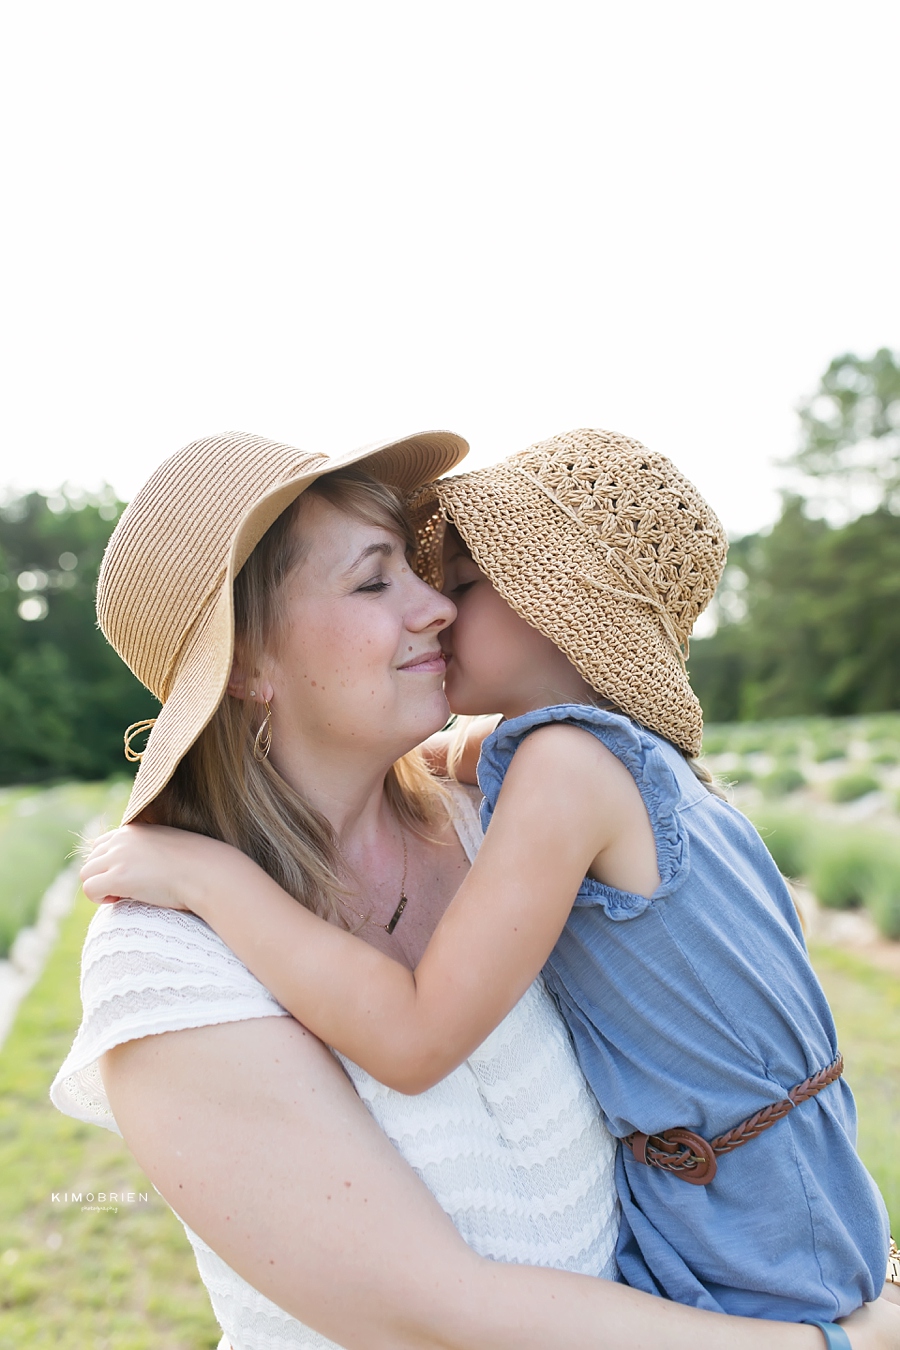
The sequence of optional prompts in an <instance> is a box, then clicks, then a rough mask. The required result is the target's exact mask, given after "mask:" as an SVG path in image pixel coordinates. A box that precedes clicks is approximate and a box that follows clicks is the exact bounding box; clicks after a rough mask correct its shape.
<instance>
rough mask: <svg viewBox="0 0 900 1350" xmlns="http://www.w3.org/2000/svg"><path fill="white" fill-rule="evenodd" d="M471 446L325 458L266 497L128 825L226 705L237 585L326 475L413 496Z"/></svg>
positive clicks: (446, 436) (390, 444)
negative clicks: (344, 475)
mask: <svg viewBox="0 0 900 1350" xmlns="http://www.w3.org/2000/svg"><path fill="white" fill-rule="evenodd" d="M468 450H469V446H468V442H467V441H465V440H463V438H462V437H461V436H456V435H454V434H453V433H452V432H449V431H425V432H418V433H415V434H413V435H411V436H404V437H402V438H401V439H400V440H394V441H384V442H380V443H376V444H374V445H366V446H362V447H361V448H359V449H356V450H351V451H349V452H347V453H346V454H344V455H338V456H335V457H333V458H324V457H323V458H322V459H321V460H319V461H318V462H317V463H316V464H315V465H314V467H313V468H311V469H310V470H309V471H308V472H306V473H303V474H301V475H299V476H298V477H295V478H291V479H289V480H287V481H285V482H283V483H279V484H278V485H277V486H276V487H274V488H272V489H271V490H270V491H268V492H266V493H265V494H263V495H262V496H261V497H260V498H259V500H258V501H256V502H254V503H253V505H252V506H251V507H250V508H249V509H248V510H247V512H246V513H245V515H244V516H243V517H242V519H241V520H240V522H239V524H238V527H237V529H236V531H235V533H234V536H233V539H232V545H231V551H230V555H229V559H228V565H227V569H226V574H225V576H224V578H223V583H222V585H221V587H220V589H219V591H218V593H217V595H216V597H215V599H214V601H213V603H212V604H211V605H210V606H209V608H208V610H207V612H206V614H205V615H204V616H203V617H202V618H201V620H200V622H199V623H198V625H197V627H196V629H195V630H194V632H193V633H192V634H191V635H190V638H189V640H188V642H187V643H186V645H185V650H184V651H183V652H182V654H181V658H180V661H179V666H178V672H177V675H176V677H175V679H174V681H173V685H172V689H171V692H170V694H169V697H168V698H167V699H166V701H165V703H163V705H162V707H161V709H160V712H159V714H158V716H157V718H156V721H155V724H154V726H153V729H152V731H151V733H150V736H149V739H148V740H147V744H146V746H145V748H144V751H143V754H142V755H141V762H140V765H139V767H138V772H137V774H136V775H135V778H134V783H133V785H132V790H131V796H130V798H129V801H128V805H127V807H126V809H125V813H124V815H123V817H122V824H123V825H126V824H128V823H129V821H133V820H135V819H136V818H137V817H138V816H139V815H140V814H141V813H142V812H143V811H145V810H146V808H147V807H148V806H149V805H150V803H151V802H152V801H153V800H154V798H155V797H157V796H158V795H159V793H160V792H161V791H162V789H163V788H164V787H165V785H166V784H167V783H168V781H169V779H170V778H171V777H172V774H173V773H174V772H175V769H176V768H177V766H178V764H179V762H180V761H181V759H182V758H183V757H184V755H185V754H186V753H187V751H188V750H189V749H190V747H191V746H192V745H193V744H194V742H195V741H196V740H197V738H198V736H199V735H200V733H201V732H202V731H203V729H204V727H206V726H207V725H208V724H209V722H210V720H211V719H212V717H213V714H214V713H215V711H216V709H217V708H218V706H219V704H220V703H221V701H222V698H223V696H224V694H225V690H226V688H227V686H228V680H229V678H230V676H231V669H232V663H233V659H234V603H233V586H234V578H235V577H236V576H237V574H238V572H239V571H240V570H241V568H242V567H243V565H244V563H245V562H246V561H247V559H248V558H249V556H250V554H251V553H252V552H253V550H254V548H255V547H256V545H257V544H258V543H259V541H260V540H261V539H262V537H263V535H264V534H265V533H266V531H267V530H268V529H269V527H270V526H271V525H272V524H274V522H275V521H276V520H277V519H278V517H279V516H280V515H281V513H282V511H285V510H286V509H287V507H289V506H290V505H291V503H292V502H293V501H295V500H296V499H297V497H299V496H300V494H301V493H302V492H304V491H305V490H306V489H307V488H308V487H310V486H311V485H312V484H313V483H315V482H316V480H317V479H319V478H322V477H323V476H324V475H325V474H329V473H333V472H334V471H335V470H337V469H345V468H350V467H351V466H355V467H357V468H360V469H364V470H365V471H366V472H367V473H370V474H371V475H372V477H373V478H377V479H378V480H379V481H380V482H383V483H387V484H389V485H390V486H392V487H395V488H397V489H398V490H399V491H401V492H404V493H409V492H413V491H415V489H416V488H418V487H420V486H422V484H424V483H427V482H430V481H431V480H432V479H434V478H438V477H440V475H441V474H444V473H446V472H447V471H448V469H452V468H453V467H454V466H455V465H456V464H458V463H459V462H460V461H461V460H462V459H463V458H464V457H465V455H466V454H467V453H468Z"/></svg>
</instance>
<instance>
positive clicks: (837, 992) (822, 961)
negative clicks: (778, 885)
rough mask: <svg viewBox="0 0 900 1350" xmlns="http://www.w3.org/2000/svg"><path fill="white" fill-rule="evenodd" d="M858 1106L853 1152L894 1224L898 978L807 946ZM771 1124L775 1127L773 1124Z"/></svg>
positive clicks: (898, 1157)
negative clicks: (876, 1187)
mask: <svg viewBox="0 0 900 1350" xmlns="http://www.w3.org/2000/svg"><path fill="white" fill-rule="evenodd" d="M810 954H811V956H812V960H813V965H814V966H815V968H816V973H817V975H818V976H819V979H820V980H821V982H822V985H823V987H824V989H825V993H826V995H827V997H828V1001H829V1003H830V1004H831V1008H832V1011H833V1013H834V1020H835V1022H836V1024H837V1029H838V1043H839V1045H840V1047H841V1050H842V1052H843V1055H844V1063H845V1065H846V1075H847V1081H848V1083H849V1084H850V1086H851V1088H852V1089H853V1095H854V1096H855V1098H856V1105H857V1108H858V1110H859V1152H860V1155H861V1156H862V1159H863V1161H864V1162H865V1164H866V1166H867V1167H868V1169H869V1171H870V1172H871V1173H872V1175H873V1177H874V1178H875V1180H876V1182H877V1183H878V1185H879V1187H880V1188H881V1193H882V1195H883V1196H884V1199H885V1203H886V1205H887V1207H888V1213H889V1214H890V1216H891V1225H892V1228H893V1231H894V1233H896V1232H897V1231H898V1229H900V1149H898V1148H897V1139H898V1138H900V1037H898V1036H896V1035H895V1034H893V1031H892V1028H893V1027H896V1026H897V1021H898V1017H900V979H897V978H896V977H894V976H891V975H887V974H885V973H884V972H882V971H880V970H874V969H873V968H872V966H870V965H868V964H867V963H866V962H865V961H862V960H860V959H859V958H858V957H855V956H851V955H849V954H847V953H846V952H842V951H837V950H836V949H835V948H833V947H817V946H814V947H813V948H812V949H811V953H810ZM776 1128H777V1127H776Z"/></svg>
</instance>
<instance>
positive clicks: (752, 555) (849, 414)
mask: <svg viewBox="0 0 900 1350" xmlns="http://www.w3.org/2000/svg"><path fill="white" fill-rule="evenodd" d="M799 414H800V428H801V436H800V444H799V448H798V450H797V452H796V453H795V454H794V455H793V456H792V457H791V459H790V460H789V461H787V462H786V464H785V466H784V467H785V470H786V473H788V474H789V475H790V476H791V479H792V487H791V489H790V490H789V491H787V492H785V494H784V497H783V502H782V510H781V514H780V517H779V519H778V520H777V521H776V523H775V524H774V525H773V526H772V527H771V528H770V529H767V530H764V531H760V532H759V533H758V534H753V535H749V536H746V537H745V538H743V539H738V540H736V541H735V542H734V543H733V544H732V547H731V551H730V555H729V562H728V566H727V568H726V570H725V576H724V578H723V581H722V585H721V587H720V590H719V594H718V595H717V597H716V600H715V601H714V602H713V609H712V613H713V618H714V620H715V623H716V631H715V632H714V634H713V635H712V636H710V637H706V638H702V639H699V638H698V639H695V640H694V641H693V642H692V644H691V652H690V659H689V670H690V674H691V679H692V682H693V684H694V687H695V689H696V690H697V693H698V695H699V697H700V701H701V703H702V704H703V707H704V711H705V714H706V718H707V721H716V722H719V721H723V722H729V721H740V720H747V719H750V720H756V719H760V718H766V717H785V716H790V715H793V714H808V713H819V714H827V715H832V716H842V715H846V714H851V713H862V712H879V711H884V710H887V709H892V708H897V707H900V354H896V353H892V352H890V351H888V350H886V349H883V350H881V351H879V352H877V353H876V354H875V355H874V356H873V357H870V358H866V359H861V358H859V357H857V356H854V355H852V354H847V355H844V356H840V357H837V358H836V359H835V360H834V361H832V363H831V365H830V366H829V368H828V370H827V371H826V372H825V374H824V376H823V377H822V380H821V381H820V384H819V387H818V388H817V389H816V391H815V392H814V393H813V394H812V395H811V396H810V397H809V398H808V399H806V400H805V401H804V403H803V404H802V405H801V407H800V409H799ZM123 509H124V503H122V502H120V501H117V500H116V498H115V496H114V494H113V493H112V491H111V490H109V489H107V490H104V491H102V492H100V493H98V494H95V495H88V494H84V493H80V492H78V491H76V490H75V489H72V488H67V489H63V490H61V491H60V492H57V493H52V494H49V495H44V494H41V493H37V492H32V493H29V494H28V495H27V496H24V497H19V498H16V499H13V500H9V501H7V502H6V504H5V505H4V506H2V507H0V783H5V784H10V783H27V782H39V781H48V780H53V779H58V778H85V779H91V778H104V777H106V776H108V775H110V774H113V773H119V772H124V771H125V769H126V765H125V761H124V759H123V755H122V733H123V731H124V728H125V727H126V726H127V725H129V724H130V723H131V722H136V721H138V720H139V719H140V718H144V717H153V716H154V715H155V713H156V712H157V710H158V705H157V702H156V700H155V699H154V698H153V696H152V695H151V694H150V693H149V692H148V691H147V690H146V689H144V688H143V686H142V685H141V684H140V683H139V682H138V681H137V680H136V679H135V678H134V676H133V675H131V673H130V672H129V671H128V669H127V667H126V666H125V665H124V664H123V663H122V662H121V661H120V660H119V658H118V657H117V656H116V654H115V652H114V651H113V650H112V648H111V647H109V646H108V645H107V643H106V641H105V639H104V637H103V635H102V633H100V632H99V630H98V629H97V627H96V621H95V616H94V594H95V590H96V584H97V573H98V570H99V566H100V560H101V558H102V555H103V549H104V547H105V545H106V541H107V539H108V537H109V535H110V533H111V531H112V529H113V527H114V525H115V522H116V520H117V519H118V517H119V515H120V514H121V511H122V510H123ZM155 602H156V603H165V600H164V598H162V599H160V600H158V601H155Z"/></svg>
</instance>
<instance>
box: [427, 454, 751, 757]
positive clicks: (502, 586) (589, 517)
mask: <svg viewBox="0 0 900 1350" xmlns="http://www.w3.org/2000/svg"><path fill="white" fill-rule="evenodd" d="M409 505H410V508H411V511H412V514H413V520H414V524H415V526H416V530H417V536H418V540H419V551H418V554H417V558H416V570H417V571H418V572H419V574H420V575H421V576H423V577H424V578H425V579H426V580H427V581H430V582H431V584H432V585H439V584H440V580H441V577H440V550H441V544H442V538H443V521H444V518H446V519H449V520H450V521H452V523H453V524H454V525H455V526H456V528H457V530H458V531H459V533H460V535H461V536H462V538H463V540H464V541H465V543H466V545H467V546H468V548H469V550H470V551H471V554H472V557H473V558H474V559H475V562H476V563H477V564H478V566H479V567H480V568H481V570H482V571H483V572H484V573H485V575H486V576H487V577H488V578H489V580H490V581H491V582H492V583H493V585H494V587H495V588H496V590H498V591H499V592H500V594H501V595H502V596H503V598H504V599H505V600H506V601H507V603H508V604H509V605H511V607H512V608H513V609H514V610H515V611H516V613H517V614H520V615H521V616H522V618H523V619H525V620H527V622H528V623H530V624H531V625H532V627H534V628H536V629H538V631H539V632H541V633H543V634H544V635H545V637H548V638H549V639H550V641H551V642H553V643H554V644H555V645H556V646H557V647H558V648H559V649H560V651H562V652H564V654H565V655H566V656H567V657H568V659H569V660H570V661H571V663H572V665H573V666H575V668H576V669H577V670H578V671H579V672H580V673H581V675H582V676H583V677H584V679H585V680H586V681H587V682H588V684H590V685H591V687H592V688H593V689H595V690H596V691H597V693H598V694H600V695H602V696H603V697H604V698H605V699H607V700H609V701H610V702H612V703H613V704H615V706H616V707H617V708H619V709H621V711H622V712H624V713H626V714H627V715H628V716H629V717H631V718H633V719H634V720H635V721H636V722H639V723H640V724H641V725H643V726H646V727H648V728H650V729H651V730H653V731H656V732H658V733H659V734H660V735H661V736H664V737H666V739H667V740H670V741H672V742H673V744H675V745H677V746H679V747H680V748H681V749H682V750H684V751H685V753H686V754H688V755H697V754H699V753H700V746H701V740H702V736H703V714H702V712H701V709H700V704H699V702H698V700H697V697H696V695H695V694H694V692H693V690H692V689H691V686H690V683H689V682H688V677H687V672H686V669H685V656H686V654H687V649H688V639H689V637H690V634H691V630H692V628H693V626H694V623H695V622H696V620H697V617H698V615H699V614H701V613H702V612H703V610H704V609H705V608H706V606H707V604H708V603H709V601H710V600H711V599H712V596H713V593H714V591H715V589H716V586H717V584H718V581H719V578H720V576H721V574H722V569H723V567H724V565H725V555H726V552H727V541H726V538H725V531H724V530H723V528H722V526H721V524H720V522H719V520H718V519H717V517H716V515H715V514H714V512H713V511H712V510H711V508H710V507H709V506H708V505H707V503H706V502H705V501H704V499H703V497H702V496H701V495H700V493H699V492H698V491H697V489H696V488H695V487H694V486H693V484H692V483H690V482H688V480H687V479H686V478H685V477H684V475H683V474H682V473H680V472H679V470H678V469H677V468H676V467H675V465H674V464H672V463H671V461H670V460H668V459H666V458H665V456H664V455H660V454H656V453H654V452H653V451H650V450H647V449H646V448H645V447H644V446H643V445H641V443H640V442H639V441H635V440H631V439H630V438H629V437H627V436H621V435H618V434H617V433H615V432H611V431H592V430H582V431H570V432H568V433H566V434H565V435H562V436H554V437H552V438H551V439H550V440H547V441H541V442H539V443H538V444H537V445H533V446H531V448H530V449H528V450H525V451H522V453H520V454H517V455H512V456H510V458H509V459H506V460H503V461H502V462H501V463H499V464H493V465H490V466H489V467H487V468H484V469H474V470H472V472H470V473H464V474H459V475H454V476H453V477H450V478H445V479H444V480H443V481H442V482H439V483H434V484H429V485H428V486H426V487H425V488H423V489H422V490H421V491H420V492H419V493H417V494H414V495H413V497H412V498H411V499H410V502H409ZM485 711H486V712H489V711H491V709H485Z"/></svg>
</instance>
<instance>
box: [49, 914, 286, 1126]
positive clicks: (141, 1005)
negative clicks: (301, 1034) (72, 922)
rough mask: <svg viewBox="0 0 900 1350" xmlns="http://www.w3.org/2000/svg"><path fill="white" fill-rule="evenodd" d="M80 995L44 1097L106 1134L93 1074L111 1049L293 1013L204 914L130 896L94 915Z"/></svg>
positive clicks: (107, 1117)
mask: <svg viewBox="0 0 900 1350" xmlns="http://www.w3.org/2000/svg"><path fill="white" fill-rule="evenodd" d="M81 1001H82V1021H81V1026H80V1027H79V1029H78V1032H77V1034H76V1037H75V1041H74V1043H73V1045H72V1048H71V1050H70V1051H69V1054H68V1056H67V1057H66V1060H65V1063H64V1064H63V1065H62V1067H61V1068H60V1070H59V1072H58V1074H57V1075H56V1078H55V1079H54V1082H53V1085H52V1087H51V1090H50V1096H51V1100H52V1101H53V1103H54V1105H56V1106H57V1107H58V1108H59V1109H60V1110H61V1111H63V1112H65V1113H66V1114H67V1115H72V1116H75V1117H76V1118H77V1119H79V1120H87V1121H91V1122H92V1123H95V1124H100V1125H106V1126H107V1128H109V1129H112V1130H115V1129H116V1125H115V1121H114V1120H113V1117H112V1113H111V1111H110V1110H109V1103H108V1101H107V1100H106V1093H105V1091H104V1090H103V1084H102V1080H101V1078H100V1074H99V1061H100V1058H101V1056H102V1055H104V1054H105V1053H106V1051H107V1050H111V1049H112V1048H113V1047H114V1046H116V1045H121V1044H123V1043H124V1042H125V1041H130V1040H137V1039H140V1038H142V1037H144V1036H153V1035H159V1034H160V1033H162V1032H166V1031H182V1030H186V1029H187V1028H190V1027H201V1026H211V1025H214V1024H217V1023H222V1022H238V1021H245V1020H249V1019H252V1018H256V1017H277V1016H283V1017H287V1016H289V1014H288V1013H287V1011H286V1010H285V1009H284V1008H282V1006H281V1004H279V1003H278V1002H277V1001H276V999H275V998H274V997H273V995H272V994H270V993H269V991H268V990H267V989H266V988H265V987H264V986H263V985H262V984H260V982H259V980H257V979H256V978H255V976H253V975H251V973H250V971H249V970H248V969H247V968H246V966H244V965H243V963H242V962H241V961H239V960H238V958H237V957H236V956H235V955H234V953H233V952H232V951H231V950H230V948H228V947H227V946H226V945H225V943H224V942H223V941H222V939H221V938H220V937H218V936H217V934H216V933H214V932H213V931H212V929H211V928H210V927H209V926H208V925H207V924H205V923H204V922H203V921H202V919H198V918H197V917H196V915H194V914H187V913H182V912H180V911H176V910H169V909H157V908H155V907H152V906H149V905H141V904H138V903H136V902H134V901H129V900H120V901H118V902H117V903H116V904H114V905H113V904H109V905H103V906H101V908H100V909H99V910H98V912H97V913H96V914H95V915H94V917H93V919H92V920H91V923H90V926H89V928H88V932H87V937H86V938H85V943H84V948H83V951H82V957H81Z"/></svg>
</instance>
